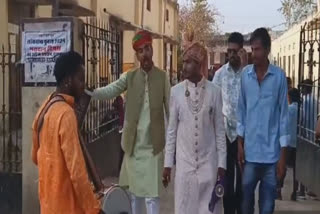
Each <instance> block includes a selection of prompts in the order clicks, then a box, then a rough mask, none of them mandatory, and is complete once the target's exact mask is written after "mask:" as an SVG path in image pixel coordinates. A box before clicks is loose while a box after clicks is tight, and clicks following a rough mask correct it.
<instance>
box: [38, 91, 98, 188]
mask: <svg viewBox="0 0 320 214" xmlns="http://www.w3.org/2000/svg"><path fill="white" fill-rule="evenodd" d="M57 102H66V100H65V99H64V97H63V96H61V95H57V94H54V95H52V97H51V98H50V101H49V102H48V103H47V105H46V106H45V107H44V108H43V109H42V111H41V112H40V115H39V119H38V123H37V134H38V136H37V137H38V144H39V147H40V132H41V129H42V126H43V122H44V116H45V114H46V113H47V112H48V110H49V109H50V107H51V106H52V105H53V104H55V103H57ZM78 136H79V141H80V146H81V150H82V154H83V156H84V160H85V163H86V168H87V171H88V175H89V178H90V180H91V181H92V183H93V186H94V187H95V192H101V191H103V190H104V185H103V183H102V180H101V178H100V176H99V175H98V173H97V169H96V166H95V164H94V162H93V160H92V158H91V155H90V153H89V151H88V149H87V147H86V145H85V142H84V140H83V137H82V135H81V133H80V131H79V129H78Z"/></svg>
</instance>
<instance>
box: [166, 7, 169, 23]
mask: <svg viewBox="0 0 320 214" xmlns="http://www.w3.org/2000/svg"><path fill="white" fill-rule="evenodd" d="M166 21H167V22H168V21H169V10H168V9H166Z"/></svg>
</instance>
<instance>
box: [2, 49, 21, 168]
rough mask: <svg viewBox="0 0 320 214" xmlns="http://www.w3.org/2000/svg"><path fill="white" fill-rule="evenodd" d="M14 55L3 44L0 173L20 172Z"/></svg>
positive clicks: (18, 90)
mask: <svg viewBox="0 0 320 214" xmlns="http://www.w3.org/2000/svg"><path fill="white" fill-rule="evenodd" d="M18 57H19V56H18V54H17V53H15V52H11V49H10V48H9V51H8V52H6V51H5V49H4V47H2V49H1V50H0V80H1V84H0V85H1V89H0V93H1V94H0V102H1V109H0V122H1V123H0V172H2V173H21V163H22V161H21V159H22V151H21V149H22V145H21V143H22V142H21V141H22V132H21V127H22V120H21V119H22V117H21V86H22V70H21V69H20V68H19V67H18V66H17V61H18Z"/></svg>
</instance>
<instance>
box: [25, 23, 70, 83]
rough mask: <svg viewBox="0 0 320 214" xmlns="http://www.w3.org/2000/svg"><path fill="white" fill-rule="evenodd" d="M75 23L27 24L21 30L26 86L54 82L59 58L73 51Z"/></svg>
mask: <svg viewBox="0 0 320 214" xmlns="http://www.w3.org/2000/svg"><path fill="white" fill-rule="evenodd" d="M71 29H72V22H71V21H52V22H30V23H24V26H23V31H22V52H21V53H22V58H21V60H22V63H24V64H25V71H24V83H25V85H43V84H45V85H54V84H55V82H56V80H55V77H54V74H53V69H54V64H55V61H56V59H57V57H58V56H59V55H60V54H62V53H64V52H68V51H70V50H71V48H72V47H71V44H72V39H71V38H72V37H71V36H72V35H71Z"/></svg>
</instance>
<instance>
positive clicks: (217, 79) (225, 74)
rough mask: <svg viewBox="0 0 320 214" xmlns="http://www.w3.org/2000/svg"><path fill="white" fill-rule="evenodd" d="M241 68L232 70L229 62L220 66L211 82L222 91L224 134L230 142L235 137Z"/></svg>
mask: <svg viewBox="0 0 320 214" xmlns="http://www.w3.org/2000/svg"><path fill="white" fill-rule="evenodd" d="M241 73H242V69H239V70H237V71H235V70H233V68H232V67H231V66H230V64H229V63H227V64H225V65H224V66H222V67H221V68H220V69H219V70H218V71H217V72H216V74H215V76H214V79H213V80H212V82H213V83H215V84H216V85H218V86H220V88H221V91H222V101H223V107H222V113H223V115H224V125H225V129H226V134H227V137H228V139H229V141H230V142H234V141H235V140H236V139H237V111H236V110H237V105H238V100H239V91H240V80H241Z"/></svg>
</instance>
